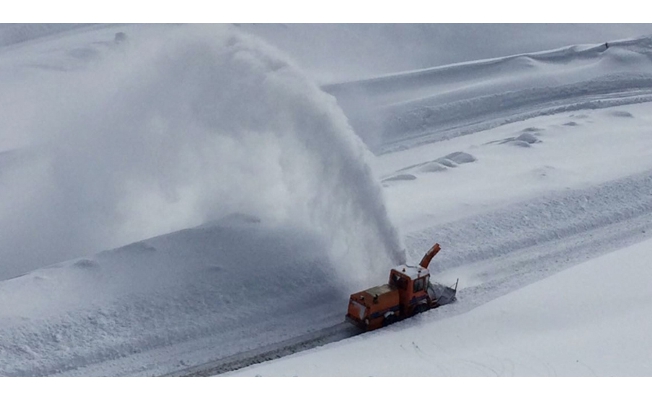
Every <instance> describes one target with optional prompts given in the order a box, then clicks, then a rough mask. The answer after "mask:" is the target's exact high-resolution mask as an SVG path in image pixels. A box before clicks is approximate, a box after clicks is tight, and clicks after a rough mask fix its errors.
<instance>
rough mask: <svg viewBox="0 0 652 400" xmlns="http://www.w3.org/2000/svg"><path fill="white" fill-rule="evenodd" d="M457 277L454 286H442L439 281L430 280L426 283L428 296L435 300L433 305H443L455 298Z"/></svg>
mask: <svg viewBox="0 0 652 400" xmlns="http://www.w3.org/2000/svg"><path fill="white" fill-rule="evenodd" d="M459 281H460V280H459V279H458V280H457V281H456V282H455V286H450V287H449V286H444V285H442V284H440V283H433V282H430V285H428V295H430V298H432V299H434V300H435V304H436V306H435V307H439V306H443V305H445V304H449V303H452V302H454V301H455V300H457V298H456V297H455V295H456V294H457V284H458V283H459Z"/></svg>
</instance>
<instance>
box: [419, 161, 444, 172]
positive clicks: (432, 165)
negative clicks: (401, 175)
mask: <svg viewBox="0 0 652 400" xmlns="http://www.w3.org/2000/svg"><path fill="white" fill-rule="evenodd" d="M419 171H420V172H425V173H429V172H442V171H447V168H446V166H444V165H443V164H440V163H438V162H436V161H432V162H429V163H426V164H425V165H423V166H421V167H419Z"/></svg>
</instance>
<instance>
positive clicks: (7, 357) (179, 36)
mask: <svg viewBox="0 0 652 400" xmlns="http://www.w3.org/2000/svg"><path fill="white" fill-rule="evenodd" d="M18 28H19V27H15V28H13V29H14V31H12V32H14V33H13V35H17V33H15V32H19V33H20V35H22V36H20V35H19V36H20V37H21V40H13V39H12V40H13V41H12V40H9V39H7V40H9V41H8V42H7V43H9V44H8V45H6V46H5V47H3V48H2V50H0V51H1V52H2V56H3V57H2V59H0V83H1V84H2V85H3V88H4V90H3V92H2V94H0V101H2V104H4V107H2V108H0V116H1V117H2V118H3V120H5V121H9V122H8V123H7V124H5V125H4V126H2V127H0V151H1V152H0V186H1V187H2V190H1V191H0V200H1V201H0V223H2V224H3V226H4V227H5V229H4V230H3V231H2V232H1V233H0V255H2V259H3V261H2V262H0V279H2V280H0V360H1V361H2V362H0V375H10V376H14V375H162V374H181V375H183V374H190V373H193V374H195V373H196V374H207V373H210V371H224V370H228V369H229V368H226V367H224V365H223V364H222V365H221V366H220V367H219V368H217V369H216V367H215V366H216V365H217V364H215V363H216V362H218V364H219V362H220V360H228V361H229V363H230V364H229V365H233V366H236V367H237V366H244V365H248V364H252V363H255V362H261V361H264V360H266V359H269V358H274V357H278V356H282V355H285V354H288V353H291V352H296V351H299V350H304V349H308V348H311V347H314V346H316V345H320V344H323V343H329V342H333V341H335V340H339V339H343V338H344V340H340V341H338V342H337V343H330V344H327V345H325V346H324V347H321V348H317V349H312V350H309V351H307V352H305V353H298V354H295V355H293V356H290V357H288V358H286V359H283V360H279V361H272V362H269V363H265V364H261V365H258V366H253V367H250V368H246V369H243V370H241V371H238V372H233V373H231V374H233V375H331V376H332V375H364V376H366V375H408V376H411V375H417V376H431V375H453V376H455V375H592V374H595V375H649V374H650V372H651V370H652V366H650V364H649V362H648V361H647V360H646V356H645V355H646V354H647V353H649V351H650V348H651V347H652V341H651V340H650V339H648V338H647V337H646V335H645V334H644V332H646V331H647V330H649V328H650V327H649V326H647V325H649V324H648V323H647V322H645V321H646V319H645V315H647V314H649V311H650V310H649V308H650V306H652V291H651V290H650V289H648V288H647V286H648V285H646V282H647V281H649V279H650V276H649V271H647V269H646V268H645V264H644V260H645V259H646V256H648V253H649V251H648V247H649V245H650V243H652V242H650V240H651V239H652V237H651V236H650V232H652V230H651V229H652V130H651V129H650V122H651V119H652V118H651V117H650V115H652V102H651V101H650V100H652V45H651V43H652V39H650V38H649V37H641V38H634V39H627V40H611V38H610V39H609V43H608V45H605V43H604V42H602V40H603V39H602V38H600V41H599V42H595V43H593V44H578V45H574V46H571V47H565V48H561V49H553V50H549V51H540V50H542V48H533V50H536V51H537V52H535V53H532V52H529V53H527V52H526V51H527V50H526V49H522V50H521V49H519V50H518V52H519V54H517V55H512V56H505V57H501V58H492V59H488V60H476V61H468V62H464V63H457V64H452V65H446V66H439V67H434V68H428V69H419V70H414V69H413V68H415V67H416V66H418V65H417V64H411V66H409V67H408V68H412V69H413V70H410V71H407V72H400V73H393V74H390V75H383V76H375V77H374V76H373V75H374V74H372V73H369V74H368V75H367V76H366V77H365V79H357V80H350V81H344V82H340V83H335V84H329V85H325V86H322V87H321V88H320V87H319V86H318V85H317V84H316V83H315V78H317V79H320V77H323V75H320V73H319V72H318V71H315V70H314V69H311V68H307V67H306V66H305V61H306V60H312V59H313V58H312V56H311V55H310V53H309V52H308V53H306V50H305V49H306V48H305V47H302V46H304V45H303V44H302V45H301V46H299V45H298V44H296V42H300V40H299V39H298V38H297V37H293V38H292V40H290V38H288V37H285V36H283V35H284V34H280V33H279V32H282V29H287V28H282V27H280V26H262V27H260V26H253V27H252V26H232V27H226V26H218V27H210V26H203V27H193V26H190V27H188V26H185V27H184V26H166V25H160V26H138V25H125V26H122V25H121V26H90V27H87V26H84V27H74V29H58V28H57V30H56V32H55V31H52V32H49V33H48V29H50V28H48V27H43V28H42V29H33V30H30V29H27V30H24V31H21V30H20V29H18ZM316 28H317V27H306V26H294V27H291V28H290V30H297V31H301V32H305V33H306V35H305V38H304V40H307V41H309V40H316V39H310V35H309V34H308V33H309V32H313V31H311V30H312V29H316ZM407 28H410V29H413V28H411V27H406V29H407ZM343 29H344V30H343V31H338V30H337V26H331V27H329V28H328V29H325V28H324V30H323V31H319V32H321V33H319V35H323V36H322V38H323V39H324V40H326V39H327V40H330V41H334V40H336V39H337V38H338V37H339V36H338V35H344V34H345V33H343V32H349V31H351V30H353V31H356V32H358V29H360V31H359V32H364V29H362V28H360V27H347V28H343ZM378 29H380V31H379V32H384V31H383V29H389V28H387V27H384V28H383V27H378ZM391 29H400V27H394V28H391ZM410 29H408V30H407V31H406V32H408V33H409V32H412V33H409V34H407V33H406V35H407V36H406V37H408V38H409V37H412V35H416V33H414V32H413V31H410ZM432 29H443V27H440V28H435V27H433V28H432ZM446 29H453V28H451V27H448V28H446ZM483 29H485V28H483ZM494 29H497V30H496V31H494V34H495V35H496V36H497V37H502V35H504V34H505V32H500V26H494ZM510 29H511V28H510ZM537 29H541V27H538V28H536V29H535V30H534V31H536V32H539V31H538V30H537ZM565 29H568V32H569V35H570V32H573V30H572V29H571V27H566V28H565ZM610 29H614V30H617V26H612V27H611V28H610ZM534 31H533V32H534ZM2 32H3V30H2V29H0V35H1V34H2ZM44 32H45V33H44ZM243 32H248V33H249V34H251V33H253V34H254V35H257V36H260V37H262V38H263V39H267V40H268V41H269V42H271V43H273V44H276V45H278V46H279V47H282V48H284V50H285V51H286V52H287V53H289V55H287V54H282V53H280V52H279V51H278V50H277V49H275V48H274V47H272V46H270V45H269V44H268V43H265V42H264V41H261V40H260V39H259V38H258V37H256V36H250V35H249V34H245V33H243ZM314 32H317V31H314ZM614 32H616V31H614ZM620 32H621V33H623V34H624V33H625V32H629V31H627V30H626V29H625V30H622V31H620ZM46 33H47V34H46ZM314 34H315V35H317V33H314ZM422 34H425V33H424V32H421V33H419V35H422ZM558 34H559V35H560V36H558V37H557V39H559V37H561V36H563V35H562V34H561V33H559V32H558ZM30 35H32V36H33V37H30ZM319 35H317V36H319ZM361 35H362V34H361ZM363 36H364V35H362V36H359V37H363ZM417 36H418V35H417ZM620 38H622V36H620V35H616V34H615V33H614V37H613V39H620ZM566 39H568V38H566ZM459 40H460V41H462V39H459ZM551 40H552V39H551ZM555 40H556V39H555ZM605 40H606V39H605ZM462 42H463V41H462ZM293 43H295V44H293ZM374 43H377V42H374ZM537 43H543V42H541V41H539V42H537ZM387 45H388V46H390V44H387ZM507 47H509V46H507ZM354 49H355V46H353V45H352V47H350V48H349V50H351V51H353V50H354ZM468 49H470V47H469V48H467V50H468ZM324 51H325V50H324ZM459 51H460V54H462V53H463V49H461V50H459ZM468 51H469V54H471V50H468ZM467 55H468V54H467ZM498 55H501V54H497V53H493V54H492V55H491V56H492V57H496V56H498ZM322 56H323V54H322ZM315 57H317V56H315ZM293 58H294V59H296V60H298V61H294V60H293ZM316 59H318V58H314V60H316ZM466 60H470V58H460V59H457V60H455V61H466ZM348 62H349V63H351V61H350V60H349V61H348ZM406 62H407V61H406ZM354 64H355V63H351V64H350V65H347V66H345V67H343V68H350V69H349V71H353V70H354V69H355V68H358V69H360V71H362V70H364V64H357V66H356V65H354ZM434 64H436V63H433V65H434ZM387 65H389V64H387ZM405 65H407V64H405ZM306 68H307V72H306ZM388 71H390V70H388ZM383 72H385V71H383ZM354 75H355V74H354ZM358 76H359V75H358ZM349 124H350V125H351V126H352V127H353V129H352V128H351V126H350V125H349ZM365 143H366V144H367V146H368V147H369V148H371V149H372V150H373V151H374V152H375V153H376V154H375V155H373V154H372V153H371V152H369V151H368V150H367V148H366V147H365V145H364V144H365ZM434 242H439V243H440V244H441V245H442V248H443V250H442V251H441V253H440V254H439V255H438V256H437V257H436V258H435V260H434V261H433V264H432V266H431V271H432V273H433V277H434V279H436V280H438V281H440V282H442V283H445V284H451V283H454V282H455V280H456V279H457V278H459V279H460V284H459V291H458V300H459V301H458V302H457V303H455V304H452V305H447V306H445V307H441V308H439V309H436V310H432V311H430V312H427V313H425V314H422V315H420V316H418V317H416V318H414V319H411V320H407V321H403V322H400V323H397V324H396V325H393V326H391V327H389V328H387V329H385V330H382V331H378V332H373V333H369V334H362V335H356V333H357V332H355V331H354V330H351V329H350V328H349V327H348V326H345V325H343V324H342V325H340V324H341V323H342V321H343V315H344V313H345V309H346V304H347V300H348V295H349V294H350V293H351V292H352V291H356V290H360V289H363V288H365V287H367V286H372V285H377V284H380V283H384V281H385V280H386V279H387V274H388V271H389V269H390V268H391V267H392V266H394V265H395V264H397V263H400V262H403V261H405V259H404V257H405V258H406V259H407V261H408V263H410V264H414V263H416V262H417V261H418V260H419V259H420V257H421V256H422V255H423V253H424V252H425V251H426V250H427V249H428V248H430V246H432V244H433V243H434ZM639 242H640V243H639ZM403 249H404V250H405V253H402V251H401V250H403ZM93 254H94V255H93ZM64 260H68V261H64ZM616 330H617V332H616ZM615 333H618V335H616V334H615ZM350 336H355V337H351V338H348V339H346V338H347V337H350ZM379 349H383V351H379ZM361 359H363V360H364V361H365V362H364V363H360V362H357V361H359V360H361ZM389 359H391V360H394V362H393V363H392V365H393V366H392V367H391V368H390V367H388V365H389V363H388V362H387V361H388V360H389ZM397 360H398V361H397ZM433 360H442V361H441V362H440V361H437V362H433ZM626 360H629V361H631V362H629V363H627V364H626V363H625V361H626ZM354 361H356V362H354ZM396 362H399V363H400V364H401V368H398V369H397V368H396V366H395V365H396ZM236 367H233V368H236ZM224 368H226V369H224Z"/></svg>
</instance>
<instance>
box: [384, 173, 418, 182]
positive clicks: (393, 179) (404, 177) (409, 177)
mask: <svg viewBox="0 0 652 400" xmlns="http://www.w3.org/2000/svg"><path fill="white" fill-rule="evenodd" d="M415 179H417V177H416V176H414V175H412V174H399V175H394V176H391V177H389V178H385V179H383V180H382V181H383V182H396V181H413V180H415Z"/></svg>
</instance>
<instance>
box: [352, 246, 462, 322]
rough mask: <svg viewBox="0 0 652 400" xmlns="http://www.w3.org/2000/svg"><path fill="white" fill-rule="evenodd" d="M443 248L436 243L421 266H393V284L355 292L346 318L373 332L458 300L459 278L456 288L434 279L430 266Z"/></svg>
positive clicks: (391, 278)
mask: <svg viewBox="0 0 652 400" xmlns="http://www.w3.org/2000/svg"><path fill="white" fill-rule="evenodd" d="M439 250H441V247H440V246H439V243H435V245H434V246H432V247H431V248H430V250H428V252H427V253H426V254H425V255H424V256H423V259H422V260H421V262H420V263H419V265H418V266H409V265H403V266H400V267H397V268H393V269H392V270H391V271H390V273H389V283H387V284H385V285H381V286H376V287H372V288H370V289H367V290H363V291H361V292H358V293H354V294H352V295H351V297H350V299H349V309H348V312H347V314H346V320H347V321H349V322H350V323H352V324H354V325H356V326H358V327H359V328H361V329H363V330H365V331H371V330H374V329H378V328H380V327H383V326H386V325H389V324H391V323H394V322H396V321H400V320H402V319H405V318H409V317H411V316H413V315H416V314H418V313H421V312H424V311H427V310H430V309H432V308H437V307H439V306H443V305H444V304H448V303H452V302H453V301H455V300H456V299H455V295H456V294H457V283H458V282H459V280H458V281H457V282H455V286H454V287H447V286H444V285H442V284H439V283H436V282H430V271H429V270H428V266H429V265H430V261H431V260H432V258H433V257H434V256H435V255H437V253H439Z"/></svg>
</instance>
